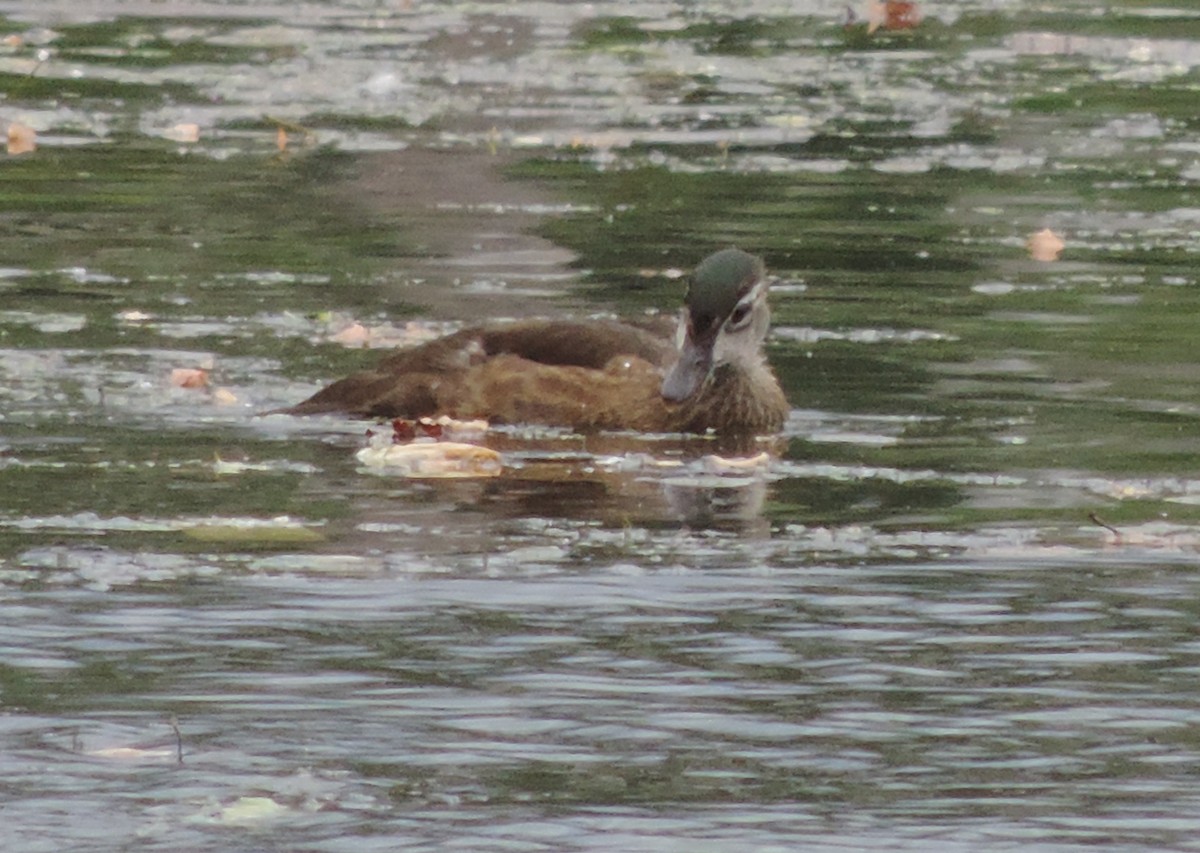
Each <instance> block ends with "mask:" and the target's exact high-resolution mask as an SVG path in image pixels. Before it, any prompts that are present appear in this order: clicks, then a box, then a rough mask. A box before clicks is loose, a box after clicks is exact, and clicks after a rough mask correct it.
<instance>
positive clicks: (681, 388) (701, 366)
mask: <svg viewBox="0 0 1200 853" xmlns="http://www.w3.org/2000/svg"><path fill="white" fill-rule="evenodd" d="M767 287H768V282H767V279H766V268H765V267H764V266H763V262H762V259H761V258H757V257H755V256H754V255H751V254H748V253H747V252H743V251H742V250H741V249H723V250H722V251H720V252H717V253H715V254H712V255H709V256H708V257H707V258H705V259H704V260H703V261H701V262H700V265H699V266H698V267H696V272H695V273H694V274H693V276H692V281H691V284H690V286H689V287H688V292H687V296H686V297H685V299H684V306H683V311H682V312H681V314H680V317H679V329H678V331H677V333H676V335H677V340H676V343H677V345H678V347H679V359H678V360H677V361H676V362H675V364H674V365H672V367H671V368H670V370H668V371H667V375H666V376H665V377H664V378H663V383H662V389H661V392H662V397H663V399H664V400H667V401H668V402H671V403H681V402H683V401H684V400H687V399H689V398H692V397H694V396H696V395H697V394H699V393H700V392H701V391H702V390H703V389H704V388H706V387H707V386H708V385H709V383H710V380H711V379H712V377H713V376H714V374H715V373H716V372H717V371H719V370H721V369H723V368H726V367H728V368H732V369H734V370H742V371H749V370H752V369H753V368H755V367H757V366H759V365H761V364H762V363H763V353H762V345H763V341H764V340H765V339H766V336H767V328H768V327H769V326H770V323H771V309H770V308H769V307H768V305H767Z"/></svg>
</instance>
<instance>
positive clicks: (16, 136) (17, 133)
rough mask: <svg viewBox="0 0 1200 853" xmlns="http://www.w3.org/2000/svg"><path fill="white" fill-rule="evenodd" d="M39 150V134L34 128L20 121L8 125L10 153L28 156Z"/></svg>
mask: <svg viewBox="0 0 1200 853" xmlns="http://www.w3.org/2000/svg"><path fill="white" fill-rule="evenodd" d="M36 150H37V133H36V132H35V131H34V129H33V128H32V127H29V126H28V125H25V124H21V123H20V122H19V121H13V122H9V124H8V153H9V154H13V155H16V154H28V153H29V152H31V151H36Z"/></svg>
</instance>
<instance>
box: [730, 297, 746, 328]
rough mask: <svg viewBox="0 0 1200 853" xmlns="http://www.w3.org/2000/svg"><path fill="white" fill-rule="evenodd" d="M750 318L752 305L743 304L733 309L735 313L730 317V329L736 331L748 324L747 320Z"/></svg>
mask: <svg viewBox="0 0 1200 853" xmlns="http://www.w3.org/2000/svg"><path fill="white" fill-rule="evenodd" d="M749 316H750V305H749V304H748V303H745V302H743V303H741V304H740V305H738V306H737V307H736V308H734V309H733V313H732V314H730V315H729V328H731V329H734V328H737V327H738V326H740V325H742V324H743V323H744V322H746V318H747V317H749Z"/></svg>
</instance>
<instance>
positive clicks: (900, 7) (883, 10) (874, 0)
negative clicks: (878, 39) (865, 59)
mask: <svg viewBox="0 0 1200 853" xmlns="http://www.w3.org/2000/svg"><path fill="white" fill-rule="evenodd" d="M919 23H921V9H920V7H919V6H917V4H916V3H913V2H910V0H886V2H884V0H871V2H870V4H868V6H867V34H868V35H870V34H871V33H873V32H875V31H876V30H878V29H884V30H911V29H913V28H915V27H916V26H917V24H919Z"/></svg>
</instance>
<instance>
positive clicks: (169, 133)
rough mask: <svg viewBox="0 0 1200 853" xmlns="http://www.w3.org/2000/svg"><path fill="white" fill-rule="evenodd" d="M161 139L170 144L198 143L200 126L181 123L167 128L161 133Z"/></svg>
mask: <svg viewBox="0 0 1200 853" xmlns="http://www.w3.org/2000/svg"><path fill="white" fill-rule="evenodd" d="M163 137H164V138H165V139H169V140H171V141H172V142H199V141H200V125H198V124H194V123H192V122H183V123H181V124H177V125H175V126H174V127H169V128H167V129H166V130H165V131H163Z"/></svg>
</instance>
